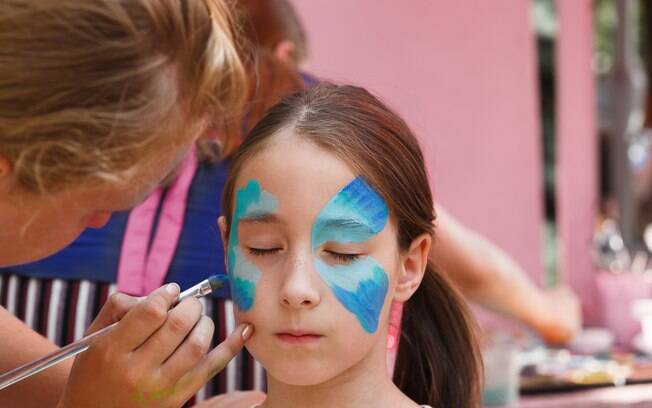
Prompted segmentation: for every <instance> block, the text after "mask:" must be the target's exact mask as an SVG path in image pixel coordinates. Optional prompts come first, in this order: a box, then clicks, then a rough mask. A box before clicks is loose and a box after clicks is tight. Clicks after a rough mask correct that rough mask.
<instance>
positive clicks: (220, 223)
mask: <svg viewBox="0 0 652 408" xmlns="http://www.w3.org/2000/svg"><path fill="white" fill-rule="evenodd" d="M217 226H218V227H219V229H220V236H221V238H222V245H224V252H226V247H227V246H228V241H229V240H228V237H227V236H226V232H227V231H226V230H227V225H226V217H225V216H223V215H220V216H219V217H218V219H217Z"/></svg>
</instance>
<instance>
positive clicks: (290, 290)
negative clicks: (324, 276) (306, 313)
mask: <svg viewBox="0 0 652 408" xmlns="http://www.w3.org/2000/svg"><path fill="white" fill-rule="evenodd" d="M289 263H290V265H288V268H287V269H286V270H287V273H286V274H285V279H284V280H283V284H282V287H281V297H280V300H281V304H282V305H283V306H285V307H289V308H293V309H311V308H313V307H315V306H317V305H318V304H319V302H320V300H321V296H320V294H319V287H318V284H317V281H316V279H315V278H316V276H317V275H316V273H315V271H314V270H313V266H312V261H311V259H310V258H309V257H306V258H294V259H292V260H290V261H289Z"/></svg>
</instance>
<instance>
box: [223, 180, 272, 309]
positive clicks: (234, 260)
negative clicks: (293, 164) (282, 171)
mask: <svg viewBox="0 0 652 408" xmlns="http://www.w3.org/2000/svg"><path fill="white" fill-rule="evenodd" d="M277 207H278V200H277V199H276V197H274V196H273V195H272V194H270V193H268V192H267V191H263V190H262V189H261V188H260V183H259V182H258V181H256V180H249V182H248V183H247V185H246V186H245V187H244V188H241V189H238V191H237V192H236V195H235V208H234V210H233V219H232V222H231V224H232V225H231V231H230V233H229V251H228V256H229V270H230V271H231V274H232V278H231V296H232V297H233V302H234V303H235V304H236V306H237V307H238V308H240V309H241V310H243V311H248V310H249V309H251V307H252V306H253V304H254V299H255V297H256V284H257V283H258V280H260V276H261V272H260V270H259V269H258V268H257V267H256V265H254V264H253V263H252V262H250V261H249V260H248V259H247V258H246V256H245V254H243V253H242V250H241V249H240V245H239V243H240V242H239V240H238V224H239V223H240V220H241V219H243V218H256V217H260V216H263V215H266V214H272V213H274V212H275V211H276V208H277Z"/></svg>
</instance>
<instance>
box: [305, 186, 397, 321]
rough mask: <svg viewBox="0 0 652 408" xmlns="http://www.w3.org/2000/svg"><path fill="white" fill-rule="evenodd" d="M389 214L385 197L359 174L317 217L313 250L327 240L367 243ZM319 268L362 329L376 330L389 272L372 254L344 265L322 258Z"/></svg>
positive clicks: (378, 231)
mask: <svg viewBox="0 0 652 408" xmlns="http://www.w3.org/2000/svg"><path fill="white" fill-rule="evenodd" d="M388 217H389V211H388V209H387V204H386V203H385V200H383V198H382V197H381V196H380V194H378V193H377V192H376V191H375V190H374V189H373V188H372V187H371V186H369V184H367V182H366V181H365V180H364V179H363V178H362V177H357V178H356V179H354V180H353V181H352V182H351V183H349V184H348V185H347V186H346V187H344V188H343V189H342V190H341V191H340V192H339V193H337V194H336V195H335V197H333V198H332V199H331V200H330V201H329V202H328V203H326V206H324V208H323V209H322V210H321V212H320V213H319V215H318V216H317V220H316V221H315V224H314V225H313V228H312V247H313V251H314V250H316V249H318V248H319V247H320V246H321V245H323V244H325V243H327V242H336V243H343V244H346V243H352V242H358V243H361V242H366V241H368V240H369V239H371V238H372V237H373V236H375V235H377V234H378V233H380V232H381V231H382V230H383V229H384V228H385V225H386V224H387V220H388ZM316 269H317V272H318V273H319V274H320V276H321V277H322V278H323V279H324V280H325V281H326V283H327V284H328V286H329V287H330V288H331V290H332V291H333V293H334V294H335V296H336V297H337V299H338V300H339V301H340V303H342V305H344V307H345V308H346V309H347V310H349V311H350V312H351V313H353V314H354V315H355V316H356V317H357V319H358V321H359V322H360V324H361V325H362V328H363V329H364V330H365V331H366V332H367V333H373V332H375V331H376V330H377V329H378V319H379V317H380V311H381V309H382V307H383V304H384V302H385V295H386V294H387V288H388V278H387V273H386V272H385V270H384V269H383V268H382V267H381V266H380V264H379V263H378V262H377V261H376V260H374V259H373V258H371V257H366V258H364V259H360V260H355V261H352V262H351V263H350V264H343V265H329V264H327V263H325V262H323V261H321V260H319V259H318V260H317V261H316Z"/></svg>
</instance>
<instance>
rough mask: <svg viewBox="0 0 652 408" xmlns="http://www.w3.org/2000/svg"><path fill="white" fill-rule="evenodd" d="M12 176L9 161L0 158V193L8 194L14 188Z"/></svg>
mask: <svg viewBox="0 0 652 408" xmlns="http://www.w3.org/2000/svg"><path fill="white" fill-rule="evenodd" d="M11 175H12V167H11V163H10V162H9V159H7V158H6V157H3V156H0V193H3V195H4V194H5V193H9V191H10V190H11V188H12V187H13V186H14V178H13V177H11Z"/></svg>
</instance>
